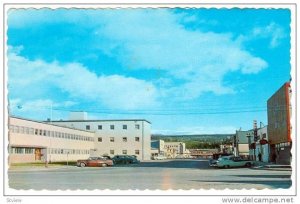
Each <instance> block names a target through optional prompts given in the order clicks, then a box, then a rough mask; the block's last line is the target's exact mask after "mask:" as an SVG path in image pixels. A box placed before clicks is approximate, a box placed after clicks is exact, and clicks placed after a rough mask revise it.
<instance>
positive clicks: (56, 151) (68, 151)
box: [47, 148, 90, 154]
mask: <svg viewBox="0 0 300 204" xmlns="http://www.w3.org/2000/svg"><path fill="white" fill-rule="evenodd" d="M47 151H48V154H90V150H87V149H59V148H49V149H48V150H47Z"/></svg>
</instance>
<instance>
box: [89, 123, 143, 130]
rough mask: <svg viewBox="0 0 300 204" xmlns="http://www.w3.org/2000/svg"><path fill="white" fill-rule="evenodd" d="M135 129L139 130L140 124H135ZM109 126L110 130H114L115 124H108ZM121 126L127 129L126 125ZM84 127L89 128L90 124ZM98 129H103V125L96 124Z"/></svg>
mask: <svg viewBox="0 0 300 204" xmlns="http://www.w3.org/2000/svg"><path fill="white" fill-rule="evenodd" d="M134 127H135V129H137V130H139V129H140V125H139V124H135V126H134ZM109 128H110V129H111V130H114V129H115V125H109ZM122 128H123V130H127V125H122ZM85 129H86V130H91V125H86V126H85ZM97 129H98V130H103V126H102V125H98V128H97Z"/></svg>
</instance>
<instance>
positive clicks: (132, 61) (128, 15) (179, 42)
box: [97, 10, 268, 98]
mask: <svg viewBox="0 0 300 204" xmlns="http://www.w3.org/2000/svg"><path fill="white" fill-rule="evenodd" d="M150 14H151V15H150ZM180 17H181V15H179V16H178V15H176V14H174V13H172V12H170V11H167V10H159V11H148V12H145V11H142V10H137V11H135V12H128V10H127V11H126V10H125V11H122V12H119V13H118V14H116V15H113V16H112V15H103V18H102V19H101V20H102V22H103V24H102V26H101V28H99V29H98V30H97V36H98V37H99V39H101V42H102V41H105V46H102V47H101V48H100V49H102V51H104V52H105V53H107V54H109V55H111V56H114V57H116V58H117V59H118V60H119V61H120V62H121V63H123V64H124V65H126V66H127V67H129V68H131V69H141V68H142V69H157V70H164V71H166V72H167V73H168V74H170V75H171V76H172V77H173V78H175V79H180V80H183V81H185V83H184V84H183V85H182V86H180V87H177V88H178V89H182V93H184V95H183V96H181V97H184V98H197V97H199V96H200V95H201V94H202V93H203V92H206V91H211V92H214V93H216V94H227V93H234V90H232V89H231V88H230V87H225V86H224V85H223V84H222V80H223V77H224V76H225V74H227V73H228V72H232V71H240V72H241V73H243V74H255V73H258V72H259V71H261V70H262V69H265V68H266V67H267V66H268V64H267V62H265V61H264V60H263V59H261V58H259V57H256V56H253V55H252V54H251V53H249V52H247V51H246V50H244V49H243V48H242V47H241V44H240V42H238V41H234V40H232V38H231V35H230V34H217V33H213V32H206V33H204V32H201V31H190V30H187V29H185V28H184V27H183V26H182V25H181V24H179V23H178V22H179V21H180ZM103 39H104V40H103ZM99 43H100V42H99ZM191 89H192V90H191ZM189 93H190V94H189Z"/></svg>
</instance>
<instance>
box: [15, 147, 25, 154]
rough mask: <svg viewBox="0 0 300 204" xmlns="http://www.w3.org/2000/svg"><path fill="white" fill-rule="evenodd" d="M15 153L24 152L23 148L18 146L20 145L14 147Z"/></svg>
mask: <svg viewBox="0 0 300 204" xmlns="http://www.w3.org/2000/svg"><path fill="white" fill-rule="evenodd" d="M15 154H24V148H20V147H17V148H15Z"/></svg>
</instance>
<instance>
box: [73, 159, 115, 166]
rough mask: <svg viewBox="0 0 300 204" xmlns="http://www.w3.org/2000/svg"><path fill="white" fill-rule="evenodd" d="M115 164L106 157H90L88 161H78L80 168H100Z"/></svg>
mask: <svg viewBox="0 0 300 204" xmlns="http://www.w3.org/2000/svg"><path fill="white" fill-rule="evenodd" d="M113 165H114V163H113V161H112V160H111V159H107V158H105V157H90V158H88V159H86V160H77V166H78V167H85V166H91V167H99V166H103V167H105V166H113Z"/></svg>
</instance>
